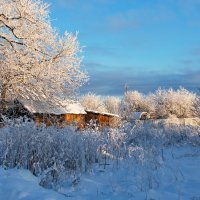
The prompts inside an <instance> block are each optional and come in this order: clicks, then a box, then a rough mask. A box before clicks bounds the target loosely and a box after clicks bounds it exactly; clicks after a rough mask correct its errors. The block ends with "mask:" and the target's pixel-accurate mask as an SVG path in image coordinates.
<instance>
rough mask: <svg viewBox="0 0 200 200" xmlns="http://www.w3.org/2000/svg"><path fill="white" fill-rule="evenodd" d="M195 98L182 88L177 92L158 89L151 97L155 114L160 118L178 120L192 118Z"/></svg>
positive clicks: (193, 94)
mask: <svg viewBox="0 0 200 200" xmlns="http://www.w3.org/2000/svg"><path fill="white" fill-rule="evenodd" d="M196 99H197V96H196V94H195V93H192V92H190V91H188V90H186V89H184V88H180V89H178V90H176V91H175V90H173V89H168V90H164V89H158V90H157V91H156V92H155V93H154V94H152V95H151V100H152V102H153V103H154V107H155V112H156V114H157V116H159V117H160V118H168V117H171V116H175V117H178V118H186V117H194V116H195V112H194V111H195V102H196Z"/></svg>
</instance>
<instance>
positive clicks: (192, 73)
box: [47, 0, 200, 96]
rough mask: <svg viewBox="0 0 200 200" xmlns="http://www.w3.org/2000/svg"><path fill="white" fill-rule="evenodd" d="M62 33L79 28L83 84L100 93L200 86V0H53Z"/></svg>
mask: <svg viewBox="0 0 200 200" xmlns="http://www.w3.org/2000/svg"><path fill="white" fill-rule="evenodd" d="M47 2H48V3H50V4H51V7H50V10H51V19H52V23H53V25H54V26H55V27H57V29H58V30H59V31H60V33H63V32H64V31H65V30H67V31H68V32H76V31H79V41H80V43H81V45H82V46H84V52H83V56H84V62H83V68H84V69H86V70H87V71H88V73H89V75H90V81H89V83H88V84H87V85H86V86H85V87H83V88H82V89H81V91H82V92H83V93H84V92H88V91H91V92H95V93H96V94H100V95H119V96H120V95H122V94H123V91H124V85H125V84H127V85H128V88H129V90H139V91H140V92H144V93H148V92H151V91H154V90H155V89H157V88H158V87H164V88H168V87H173V88H178V87H179V86H183V87H185V88H187V89H189V90H193V91H197V89H196V88H198V87H200V0H48V1H47Z"/></svg>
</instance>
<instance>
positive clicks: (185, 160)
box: [0, 145, 200, 200]
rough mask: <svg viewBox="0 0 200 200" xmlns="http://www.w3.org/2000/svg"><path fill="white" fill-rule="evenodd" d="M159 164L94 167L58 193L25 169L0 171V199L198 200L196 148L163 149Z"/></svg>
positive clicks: (199, 177) (199, 150)
mask: <svg viewBox="0 0 200 200" xmlns="http://www.w3.org/2000/svg"><path fill="white" fill-rule="evenodd" d="M158 162H159V164H157V165H155V168H154V167H152V165H151V167H149V164H148V162H140V163H138V162H135V160H133V161H129V162H124V161H120V162H119V163H118V165H106V166H103V165H102V166H99V165H94V166H93V169H92V170H91V172H88V173H87V174H85V175H82V176H80V177H79V178H77V179H76V180H75V181H74V182H73V183H71V181H69V182H68V181H65V182H64V183H63V184H62V186H61V187H60V188H58V192H54V191H53V190H48V189H44V188H43V187H41V186H39V178H36V177H35V176H33V175H32V174H31V173H30V172H29V171H27V170H22V169H20V170H18V169H9V170H4V169H2V168H1V169H0V177H1V178H0V199H1V200H13V199H15V200H36V199H37V200H40V199H41V200H63V199H76V200H94V199H102V200H103V199H104V200H106V199H112V200H114V199H116V200H125V199H149V200H150V199H151V200H153V199H155V200H158V199H166V200H168V199H177V200H179V199H191V200H199V199H200V171H199V166H200V148H199V147H192V146H188V145H186V146H180V147H171V148H166V149H164V150H163V152H162V158H161V160H158ZM113 166H114V167H113ZM59 193H60V194H59Z"/></svg>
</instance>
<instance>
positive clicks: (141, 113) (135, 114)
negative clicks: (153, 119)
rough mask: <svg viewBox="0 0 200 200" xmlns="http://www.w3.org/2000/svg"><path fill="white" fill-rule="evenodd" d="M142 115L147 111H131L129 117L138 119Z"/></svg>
mask: <svg viewBox="0 0 200 200" xmlns="http://www.w3.org/2000/svg"><path fill="white" fill-rule="evenodd" d="M143 115H147V112H133V114H132V116H131V119H133V120H138V119H141V117H142V116H143Z"/></svg>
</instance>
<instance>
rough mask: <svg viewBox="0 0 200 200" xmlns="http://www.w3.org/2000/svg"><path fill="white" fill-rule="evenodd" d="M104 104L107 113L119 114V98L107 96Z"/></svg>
mask: <svg viewBox="0 0 200 200" xmlns="http://www.w3.org/2000/svg"><path fill="white" fill-rule="evenodd" d="M104 104H105V107H106V110H107V111H108V112H109V113H113V114H119V106H120V99H119V98H118V97H114V96H109V97H107V98H106V99H105V100H104Z"/></svg>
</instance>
